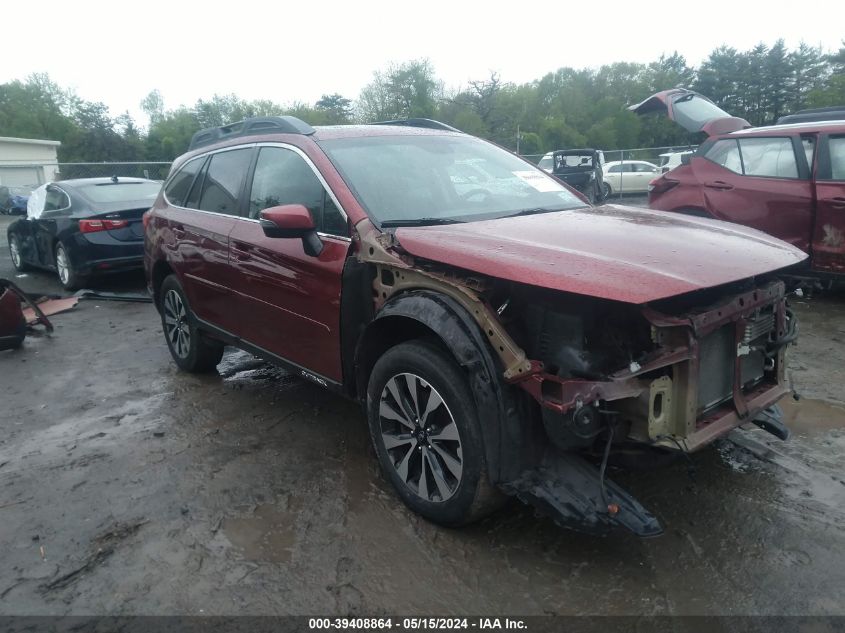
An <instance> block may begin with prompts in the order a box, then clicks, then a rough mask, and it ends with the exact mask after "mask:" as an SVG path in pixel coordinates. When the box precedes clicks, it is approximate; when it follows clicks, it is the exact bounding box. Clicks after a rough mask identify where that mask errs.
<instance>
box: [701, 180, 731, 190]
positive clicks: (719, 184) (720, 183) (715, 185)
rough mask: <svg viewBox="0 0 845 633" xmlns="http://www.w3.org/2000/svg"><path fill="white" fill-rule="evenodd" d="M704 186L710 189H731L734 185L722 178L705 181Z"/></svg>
mask: <svg viewBox="0 0 845 633" xmlns="http://www.w3.org/2000/svg"><path fill="white" fill-rule="evenodd" d="M704 186H705V187H710V189H718V190H719V191H729V190H730V189H733V188H734V186H733V185H732V184H730V183H727V182H725V181H724V180H714V181H713V182H705V183H704Z"/></svg>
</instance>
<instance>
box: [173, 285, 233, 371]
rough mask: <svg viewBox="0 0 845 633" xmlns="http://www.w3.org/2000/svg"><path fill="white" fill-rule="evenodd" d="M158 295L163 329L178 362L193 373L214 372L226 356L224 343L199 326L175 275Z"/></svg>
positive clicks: (174, 358)
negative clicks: (213, 338)
mask: <svg viewBox="0 0 845 633" xmlns="http://www.w3.org/2000/svg"><path fill="white" fill-rule="evenodd" d="M159 296H160V297H161V328H162V331H163V333H164V340H165V341H166V342H167V349H169V350H170V355H171V356H172V357H173V360H174V362H175V363H176V365H177V366H178V367H179V369H182V370H184V371H187V372H189V373H192V374H203V373H208V372H211V371H214V368H215V367H217V365H218V364H219V363H220V359H221V358H223V344H222V343H220V342H218V341H214V340H212V339H210V338H208V337H207V336H206V335H205V334H204V333H203V332H202V331H200V329H199V328H198V327H197V325H196V319H195V318H194V315H193V313H192V312H191V308H190V306H189V305H188V298H187V296H186V295H185V291H184V290H183V289H182V284H180V283H179V280H178V279H177V278H176V276H175V275H170V276H168V277H167V278H166V279H165V280H164V282H163V283H162V284H161V290H160V292H159ZM171 320H172V322H171Z"/></svg>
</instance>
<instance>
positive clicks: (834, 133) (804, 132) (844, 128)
mask: <svg viewBox="0 0 845 633" xmlns="http://www.w3.org/2000/svg"><path fill="white" fill-rule="evenodd" d="M631 109H632V110H633V111H634V112H637V113H639V114H646V113H649V112H662V113H665V114H666V115H667V116H669V118H671V119H672V120H673V121H675V122H676V123H678V124H679V125H681V126H682V127H683V128H684V129H686V130H687V131H688V132H693V133H696V132H704V133H706V134H707V135H708V139H707V140H706V141H705V142H704V143H702V144H701V145H700V146H699V147H698V150H697V151H696V152H695V153H694V154H691V155H687V156H684V157H682V162H683V164H682V165H680V166H678V167H676V168H675V169H673V170H671V171H670V172H668V173H666V174H663V175H662V176H660V177H658V178H655V179H654V180H653V181H652V182H651V184H650V185H649V206H650V207H651V208H652V209H660V210H663V211H677V212H680V213H686V214H692V215H700V216H703V217H710V218H716V219H719V220H727V221H730V222H736V223H738V224H743V225H745V226H750V227H753V228H755V229H760V230H761V231H765V232H766V233H768V234H770V235H774V236H775V237H778V238H780V239H782V240H785V241H787V242H789V243H790V244H793V245H794V246H797V247H798V248H800V249H801V250H802V251H804V252H805V253H808V254H809V255H810V259H809V260H808V262H807V263H808V264H809V266H810V269H811V270H812V272H813V273H815V274H817V275H820V276H827V277H830V278H831V279H838V280H840V281H841V280H845V121H842V120H839V121H820V120H819V118H823V117H824V114H825V113H824V112H819V111H810V113H811V114H813V115H814V116H812V117H811V116H806V117H804V118H809V119H815V120H811V121H809V122H803V123H789V124H784V125H772V126H768V127H757V128H753V127H751V124H750V123H748V121H746V120H745V119H739V118H736V117H732V116H730V115H729V114H728V113H727V112H725V111H724V110H722V109H721V108H719V107H718V106H716V104H714V103H713V102H712V101H710V100H709V99H707V98H706V97H703V96H702V95H700V94H698V93H696V92H693V91H691V90H686V89H683V88H675V89H673V90H666V91H664V92H659V93H657V94H656V95H653V96H651V97H649V98H648V99H646V100H645V101H643V102H642V103H639V104H637V105H635V106H632V107H631ZM795 116H796V118H799V119H800V118H802V117H801V115H795ZM830 116H831V117H834V116H837V113H830ZM838 116H839V117H840V118H841V112H839V113H838ZM785 118H787V119H788V118H789V117H785Z"/></svg>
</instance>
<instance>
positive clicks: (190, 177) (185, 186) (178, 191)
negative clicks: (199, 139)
mask: <svg viewBox="0 0 845 633" xmlns="http://www.w3.org/2000/svg"><path fill="white" fill-rule="evenodd" d="M203 161H205V157H204V156H203V157H201V158H195V159H193V160H190V161H188V162H187V163H185V164H184V165H182V168H181V169H180V170H179V171H178V172H176V175H175V176H173V178H171V179H170V182H168V183H167V186H165V188H164V195H165V196H167V200H168V201H169V202H170V204H173V205H175V206H177V207H184V206H186V204H185V203H186V202H187V198H188V191H190V189H191V184H192V183H193V182H194V178H195V177H196V175H197V172H198V171H199V170H200V167H202V164H203Z"/></svg>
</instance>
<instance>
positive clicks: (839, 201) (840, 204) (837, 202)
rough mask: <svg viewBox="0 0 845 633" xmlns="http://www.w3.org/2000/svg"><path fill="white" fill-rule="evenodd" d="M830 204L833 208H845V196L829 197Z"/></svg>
mask: <svg viewBox="0 0 845 633" xmlns="http://www.w3.org/2000/svg"><path fill="white" fill-rule="evenodd" d="M830 206H831V207H833V208H834V209H845V198H843V197H841V196H837V197H835V198H831V199H830Z"/></svg>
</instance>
